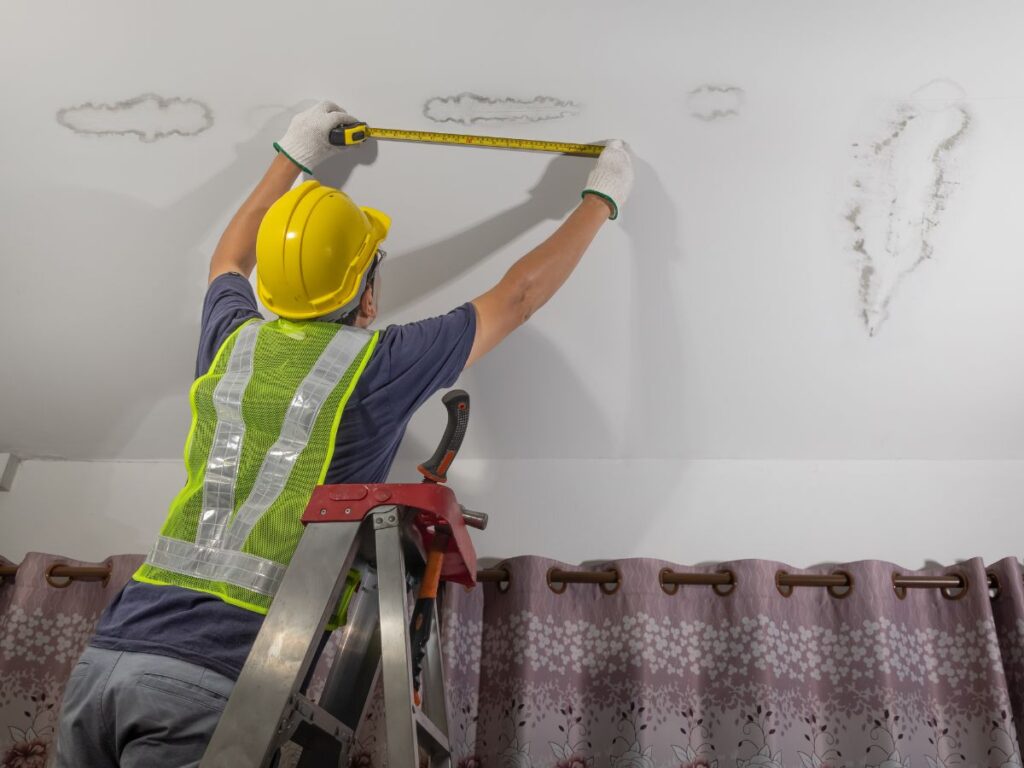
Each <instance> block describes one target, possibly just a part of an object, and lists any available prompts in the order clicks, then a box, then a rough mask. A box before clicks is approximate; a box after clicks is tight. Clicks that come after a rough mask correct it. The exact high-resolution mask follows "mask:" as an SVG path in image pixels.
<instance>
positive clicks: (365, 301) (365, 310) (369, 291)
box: [359, 285, 377, 320]
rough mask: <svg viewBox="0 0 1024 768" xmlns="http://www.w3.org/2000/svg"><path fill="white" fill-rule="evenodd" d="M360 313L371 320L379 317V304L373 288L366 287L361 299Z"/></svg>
mask: <svg viewBox="0 0 1024 768" xmlns="http://www.w3.org/2000/svg"><path fill="white" fill-rule="evenodd" d="M359 313H360V314H361V315H364V316H365V317H368V318H370V319H371V320H372V319H373V318H375V317H376V316H377V302H376V301H375V300H374V298H373V286H372V285H368V286H366V290H364V291H363V295H362V297H361V298H360V299H359Z"/></svg>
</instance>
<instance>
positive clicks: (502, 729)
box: [353, 557, 1024, 768]
mask: <svg viewBox="0 0 1024 768" xmlns="http://www.w3.org/2000/svg"><path fill="white" fill-rule="evenodd" d="M503 567H504V568H506V569H507V570H508V572H509V574H510V579H509V581H508V582H507V583H503V584H483V585H480V586H478V587H477V588H476V589H474V590H471V591H467V590H465V589H463V588H462V587H454V586H451V585H449V587H448V588H447V591H446V593H445V606H444V615H443V620H442V621H443V628H444V650H445V654H446V659H445V662H446V667H447V670H448V672H447V683H448V686H447V690H448V696H449V705H450V713H451V714H450V716H451V719H452V722H451V723H450V728H449V733H450V736H451V740H452V742H453V749H454V757H455V761H454V763H453V764H454V765H457V766H459V767H460V768H492V767H493V768H548V767H549V766H550V767H557V768H595V767H600V768H606V767H611V768H726V767H728V768H734V767H735V768H789V767H790V766H793V767H794V768H854V766H872V767H873V768H911V767H913V768H939V767H941V768H950V767H951V766H969V767H970V768H975V767H978V766H1001V767H1003V768H1009V767H1010V766H1017V767H1018V768H1019V766H1020V765H1021V757H1020V749H1019V739H1020V735H1021V734H1020V728H1021V725H1022V724H1024V709H1022V707H1024V581H1022V578H1021V570H1020V566H1019V564H1018V563H1017V561H1016V560H1013V559H1006V560H1002V561H1000V562H997V563H995V564H993V565H992V566H990V567H989V568H988V569H987V571H986V568H985V566H984V564H983V563H982V562H981V561H980V560H970V561H966V562H963V563H960V564H958V565H957V566H955V567H952V568H937V569H930V570H928V571H919V572H908V571H906V570H905V569H901V568H899V567H898V566H895V565H893V564H891V563H885V562H880V561H862V562H856V563H847V564H843V565H837V566H831V567H824V568H815V569H809V570H806V571H799V572H797V571H795V570H794V569H792V568H790V567H788V566H786V565H783V564H781V563H774V562H768V561H761V560H744V561H739V562H730V563H721V564H718V565H715V566H709V567H681V566H678V565H673V564H671V563H667V562H662V561H658V560H649V559H635V560H625V561H618V562H612V563H609V564H607V565H601V566H599V567H595V568H596V569H604V568H609V567H614V568H616V569H617V570H618V573H619V584H620V585H619V587H618V588H617V589H614V587H610V586H609V585H605V586H604V588H602V587H601V586H599V585H595V584H562V585H559V584H557V583H556V584H554V585H553V586H554V587H555V588H556V589H559V590H561V589H563V588H564V591H563V592H562V593H561V594H557V593H556V592H554V591H552V589H551V588H549V586H548V583H547V579H546V577H547V574H548V571H549V569H550V568H552V567H556V568H563V569H568V570H579V569H578V568H572V567H570V566H567V565H566V564H564V563H558V562H555V561H551V560H546V559H543V558H537V557H521V558H516V559H513V560H510V561H508V562H506V563H504V564H503ZM663 568H671V569H673V570H674V571H682V572H690V573H696V572H702V573H709V572H717V571H721V570H728V571H731V572H732V574H733V580H734V582H735V587H734V588H733V589H732V590H731V592H730V591H729V589H728V588H726V587H718V588H716V589H717V592H716V591H715V590H714V589H712V587H709V586H689V585H687V586H680V587H678V588H676V589H673V588H672V586H671V585H670V586H667V587H666V588H664V589H663V588H662V586H661V584H660V580H659V574H660V572H661V570H662V569H663ZM779 571H785V572H788V573H803V574H808V573H834V572H836V571H842V572H844V573H845V574H846V575H847V576H848V578H849V580H850V583H852V587H851V588H849V589H842V590H840V589H832V590H831V591H830V590H827V589H825V588H822V587H792V588H791V589H783V590H782V592H780V590H779V588H777V587H776V574H777V573H778V572H779ZM894 573H900V574H903V575H908V574H909V575H942V574H950V573H956V574H959V575H960V576H961V577H964V578H965V579H966V583H967V587H966V588H965V589H960V590H952V589H947V590H945V593H943V591H940V590H939V589H935V588H929V589H907V590H905V591H902V592H901V593H900V594H898V593H897V590H896V589H894V586H893V581H892V577H893V574H894ZM990 575H991V577H992V578H991V582H990V578H989V576H990ZM989 583H991V584H992V586H993V587H994V589H992V590H991V592H990V588H989ZM666 590H667V591H666ZM609 592H610V594H609ZM670 592H674V594H670ZM726 592H728V594H725V593H726ZM783 592H786V593H788V596H785V595H784V594H783ZM381 715H382V712H381V708H380V702H379V701H378V702H375V705H374V708H373V710H372V711H371V713H370V716H369V718H368V719H367V721H366V722H364V724H363V725H362V726H361V728H360V731H359V734H358V738H357V748H356V754H355V757H354V760H353V765H356V766H360V768H365V767H367V766H383V765H384V764H385V757H384V754H383V752H384V734H383V728H382V727H381V723H380V718H381Z"/></svg>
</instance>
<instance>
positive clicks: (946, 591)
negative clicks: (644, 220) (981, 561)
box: [939, 571, 971, 600]
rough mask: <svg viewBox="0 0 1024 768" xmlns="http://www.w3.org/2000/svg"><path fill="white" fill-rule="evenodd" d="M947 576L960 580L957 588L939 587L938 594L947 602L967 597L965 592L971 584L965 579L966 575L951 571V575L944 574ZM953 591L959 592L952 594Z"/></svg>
mask: <svg viewBox="0 0 1024 768" xmlns="http://www.w3.org/2000/svg"><path fill="white" fill-rule="evenodd" d="M946 575H947V576H956V577H957V578H959V579H960V586H959V587H940V588H939V592H941V593H942V596H943V597H944V598H946V599H947V600H962V599H963V598H965V597H967V592H968V591H969V589H970V586H971V582H970V580H969V579H968V578H967V574H966V573H964V572H963V571H953V572H952V573H949V574H946ZM953 590H959V591H956V592H954V591H953Z"/></svg>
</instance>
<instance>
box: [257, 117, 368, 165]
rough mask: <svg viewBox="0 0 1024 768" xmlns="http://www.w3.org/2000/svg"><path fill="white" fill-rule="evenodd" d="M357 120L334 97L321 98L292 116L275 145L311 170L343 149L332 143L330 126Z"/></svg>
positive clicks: (335, 126)
mask: <svg viewBox="0 0 1024 768" xmlns="http://www.w3.org/2000/svg"><path fill="white" fill-rule="evenodd" d="M354 122H356V119H355V118H354V117H352V115H350V114H349V113H348V112H346V111H345V110H344V109H343V108H342V107H339V106H338V105H337V104H335V103H334V102H333V101H321V102H320V103H319V104H316V105H315V106H312V107H310V108H309V109H307V110H306V111H305V112H299V114H297V115H296V116H295V117H293V118H292V122H291V124H290V125H289V126H288V132H287V133H285V135H284V138H282V139H281V140H280V141H278V142H276V143H275V144H274V149H276V150H277V151H278V152H281V153H282V154H284V155H285V156H286V157H288V159H289V160H291V161H292V162H293V163H295V164H296V165H297V166H299V168H301V169H302V170H303V171H305V172H306V173H310V174H311V173H313V171H312V170H311V169H312V168H313V166H315V165H317V164H318V163H319V162H320V161H322V160H324V159H325V158H327V157H329V156H330V155H332V154H333V153H334V152H336V151H338V150H339V149H341V147H336V146H334V145H333V144H331V142H330V139H329V135H330V132H331V129H332V128H337V127H338V126H339V125H344V124H345V123H354Z"/></svg>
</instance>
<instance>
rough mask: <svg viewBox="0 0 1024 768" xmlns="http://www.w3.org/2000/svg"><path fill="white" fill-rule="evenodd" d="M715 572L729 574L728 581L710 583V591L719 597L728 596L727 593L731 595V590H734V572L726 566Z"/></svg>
mask: <svg viewBox="0 0 1024 768" xmlns="http://www.w3.org/2000/svg"><path fill="white" fill-rule="evenodd" d="M717 573H725V574H728V576H729V583H728V584H712V585H711V591H712V592H714V593H715V594H716V595H718V596H719V597H728V596H729V595H731V594H732V593H733V592H735V591H736V574H735V573H733V572H732V571H731V570H729V569H728V568H724V569H722V570H721V571H717Z"/></svg>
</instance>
